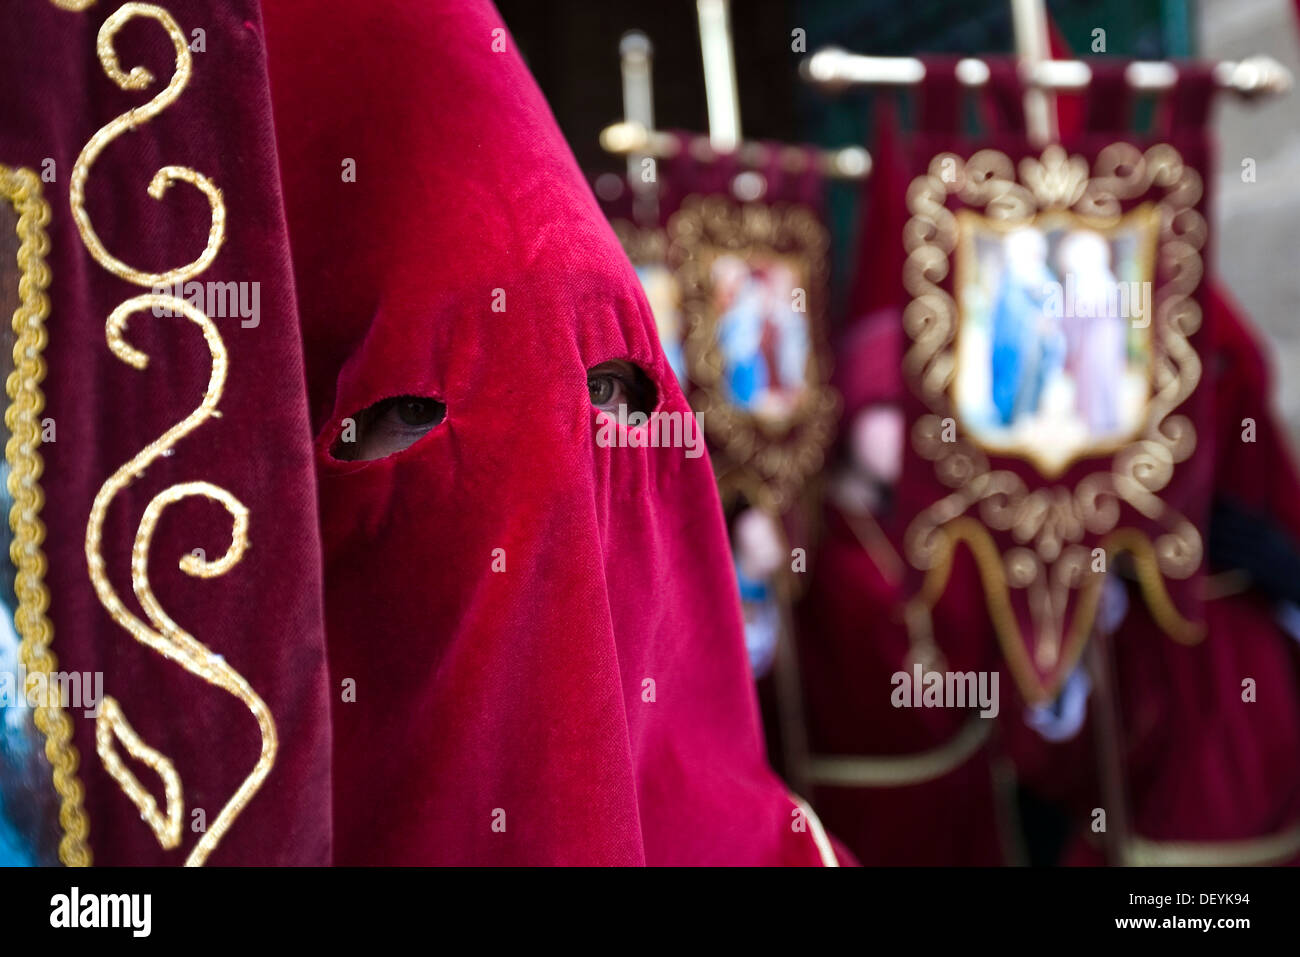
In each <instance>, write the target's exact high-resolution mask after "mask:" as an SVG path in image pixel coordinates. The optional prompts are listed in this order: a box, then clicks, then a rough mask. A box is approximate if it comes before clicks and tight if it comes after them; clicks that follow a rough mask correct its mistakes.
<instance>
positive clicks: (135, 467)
mask: <svg viewBox="0 0 1300 957" xmlns="http://www.w3.org/2000/svg"><path fill="white" fill-rule="evenodd" d="M155 308H156V309H158V310H159V311H166V312H170V313H178V314H181V315H183V316H185V317H186V318H187V319H189V320H190V321H191V322H193V323H195V324H196V325H197V326H198V327H199V328H200V329H202V330H203V336H204V338H205V339H206V340H207V343H208V350H209V352H210V353H211V355H212V369H211V373H210V375H209V378H208V388H207V392H206V393H205V394H204V396H203V401H202V402H201V403H200V404H199V406H198V408H196V409H195V410H194V411H193V412H191V413H190V414H189V415H188V416H186V417H185V418H184V419H182V420H181V421H180V422H178V423H176V424H175V425H173V426H172V427H171V428H169V429H168V430H167V431H166V432H164V433H163V434H162V435H161V436H159V438H158V439H157V440H155V441H154V442H151V443H150V444H149V445H147V446H145V448H144V449H142V450H141V451H140V452H139V453H138V454H137V455H136V456H135V457H134V458H132V459H131V460H130V461H129V462H127V463H126V464H125V465H123V466H122V467H121V468H119V469H118V470H117V471H116V472H114V473H113V475H112V477H111V478H109V480H108V481H107V482H105V483H104V485H103V487H102V488H101V489H100V490H99V494H97V495H96V496H95V502H94V504H93V505H92V506H91V510H90V522H89V523H88V524H87V526H86V561H87V563H88V565H89V567H90V577H91V580H92V581H93V582H94V585H95V592H96V594H97V595H98V596H99V601H100V603H101V604H102V605H103V606H104V607H105V608H106V609H108V613H109V614H110V615H112V616H113V620H114V621H116V622H117V623H118V624H119V625H121V626H122V627H123V628H125V629H126V630H127V631H128V632H130V633H131V635H132V637H134V638H135V639H136V640H137V641H139V642H140V643H141V644H144V645H146V646H147V647H149V648H152V649H153V650H154V651H157V652H158V653H159V654H161V655H162V656H163V657H165V658H167V659H168V660H171V661H175V662H176V663H177V664H179V665H180V666H181V667H182V668H184V669H185V670H186V671H188V672H190V673H191V674H193V675H196V676H197V677H199V678H202V679H203V680H204V681H206V682H208V683H209V684H212V685H216V686H217V687H218V688H221V689H222V690H224V691H227V692H229V693H230V694H231V695H234V696H235V697H236V698H238V699H239V700H240V701H242V702H243V703H244V705H245V706H246V707H247V708H248V709H249V711H251V712H252V713H253V716H254V717H255V718H256V719H257V724H258V727H259V729H260V730H261V733H262V752H261V755H260V757H259V758H258V761H257V765H256V766H255V767H254V769H253V771H252V773H251V774H249V775H248V777H247V778H245V779H244V782H243V784H242V785H240V787H239V790H238V791H236V792H235V794H234V796H233V797H231V798H230V800H229V801H228V802H227V803H226V805H225V807H223V808H222V809H221V813H220V814H219V815H218V816H217V819H216V820H215V821H214V822H213V824H212V826H211V827H210V828H209V829H208V830H207V832H206V833H205V834H204V835H203V838H202V839H201V840H200V841H199V842H198V844H197V845H195V847H194V850H193V851H191V852H190V856H189V857H188V858H187V860H186V864H202V863H203V862H204V860H206V859H207V856H208V855H209V854H210V853H211V852H212V849H213V848H214V847H216V845H217V842H218V841H220V840H221V837H222V836H223V835H224V834H225V832H226V831H227V830H228V829H229V827H230V825H231V823H233V821H234V819H235V818H236V817H237V816H238V815H239V812H240V811H242V810H243V808H244V805H246V804H247V803H248V801H249V799H251V798H252V796H253V795H254V794H255V793H256V792H257V789H258V788H259V787H261V784H262V782H263V781H264V780H265V779H266V776H267V774H269V773H270V771H271V765H272V764H274V762H275V752H276V747H277V740H276V731H275V722H274V720H273V719H272V717H271V712H270V709H269V708H267V706H266V703H265V702H264V701H262V699H261V698H260V697H259V696H258V695H257V693H256V692H255V691H254V690H253V689H252V687H251V686H250V685H249V684H248V682H247V681H246V680H244V678H243V676H241V675H240V674H239V672H237V671H236V670H235V669H234V668H232V667H231V666H230V665H229V664H227V663H226V661H225V660H224V659H223V658H222V657H221V656H220V655H216V654H213V652H212V651H211V650H210V649H208V648H207V646H205V645H204V644H203V643H202V642H200V641H198V640H197V639H196V638H194V637H193V636H192V635H190V634H189V633H188V632H186V631H185V630H184V629H183V628H181V627H180V626H179V625H177V624H176V622H175V621H173V620H172V618H171V617H170V616H169V615H168V614H167V613H166V611H164V610H163V608H162V605H161V604H160V603H159V602H158V599H157V597H156V596H155V595H154V593H153V589H152V588H151V587H150V584H149V543H150V541H151V540H152V538H153V533H154V529H155V528H156V527H157V524H158V518H159V516H160V515H161V514H162V511H163V509H164V508H166V507H167V506H168V505H171V504H172V503H174V502H178V501H180V500H181V499H183V498H188V497H190V496H196V495H197V496H202V497H204V498H208V499H211V500H213V501H215V502H218V503H220V504H221V505H222V506H223V507H224V508H225V509H226V511H227V512H229V513H230V515H231V517H232V519H233V520H234V527H233V529H232V531H231V542H230V547H229V548H228V549H227V550H226V553H225V554H224V555H222V556H221V557H220V558H218V559H217V560H215V561H207V560H205V559H202V558H199V557H197V556H195V555H186V556H185V557H184V558H182V559H181V561H180V567H181V569H182V571H184V572H185V573H186V574H189V575H194V576H197V577H202V578H211V577H215V576H217V575H223V574H225V573H226V572H227V571H228V570H230V568H232V567H233V566H234V565H235V564H236V563H238V561H239V560H240V558H241V557H243V554H244V550H245V549H246V548H247V547H248V509H247V508H246V507H245V506H244V505H243V503H241V502H240V501H239V500H238V499H237V498H235V497H234V496H233V495H231V494H230V493H229V492H227V491H226V490H225V489H223V488H220V487H219V486H216V485H212V484H211V483H209V482H184V483H181V484H178V485H173V486H171V487H170V488H167V489H164V490H163V491H161V492H159V493H158V494H157V495H155V496H154V497H153V499H152V500H151V501H150V502H149V505H148V507H146V508H145V511H144V517H143V518H142V519H141V520H140V527H139V529H138V530H137V531H136V535H135V546H134V548H133V549H132V552H131V585H132V588H133V590H134V591H135V596H136V598H138V599H139V601H140V607H141V608H143V609H144V612H145V615H146V616H148V618H149V621H150V623H151V624H152V625H153V627H152V628H151V627H149V625H146V624H145V623H144V622H143V621H141V620H140V619H139V618H137V617H136V616H135V615H133V614H131V612H130V611H129V610H128V609H127V607H126V606H125V605H124V604H123V603H122V600H121V599H120V598H119V597H118V595H117V592H116V591H115V590H114V588H113V586H112V584H111V583H110V582H109V580H108V576H107V575H106V574H105V571H104V564H105V563H104V557H103V555H102V554H101V552H100V544H101V542H102V540H103V529H104V516H105V515H106V514H107V512H108V506H109V503H110V502H111V501H112V500H113V497H114V496H116V495H117V493H118V492H120V491H121V490H122V489H124V488H126V487H127V486H128V485H130V484H131V482H132V481H133V480H134V479H136V478H137V477H139V476H140V475H141V474H143V472H144V470H145V469H146V468H148V467H149V465H150V464H151V463H153V462H154V461H156V460H157V459H158V458H160V457H162V456H164V455H166V454H167V453H168V452H169V451H170V450H171V449H172V447H173V446H175V444H176V443H177V442H179V441H180V440H181V439H182V438H183V437H184V436H186V435H188V434H189V433H190V432H192V431H194V430H195V429H197V428H198V427H199V426H200V425H202V424H203V423H204V422H205V421H206V420H207V419H209V418H211V417H212V416H214V415H217V414H218V413H217V403H218V402H219V401H220V399H221V392H222V389H223V388H224V386H225V381H226V370H227V367H228V357H227V353H226V347H225V343H223V342H222V341H221V334H220V333H219V332H218V331H217V327H216V325H215V324H214V323H213V322H212V320H211V319H209V318H208V317H207V316H206V315H204V314H203V313H202V312H200V311H199V310H198V309H196V308H194V307H193V306H192V305H190V304H189V303H187V302H185V301H184V300H181V299H177V298H175V297H173V296H159V295H152V294H150V295H143V296H135V297H134V298H131V299H128V300H127V301H126V302H124V303H122V304H121V305H120V306H118V307H117V308H116V309H114V310H113V313H112V314H111V315H110V316H109V317H108V329H107V333H108V345H109V348H110V349H111V350H112V351H113V354H114V355H116V356H117V357H118V358H119V359H121V360H122V361H123V362H126V363H127V364H128V365H130V366H132V367H133V368H136V369H144V368H145V367H146V365H147V364H148V361H149V359H148V356H146V355H145V354H144V353H142V352H140V351H139V350H138V349H136V348H135V347H133V346H132V345H130V344H129V343H128V342H127V341H126V340H125V338H123V332H124V331H125V327H126V321H127V319H128V317H129V316H131V315H132V314H133V313H136V312H142V311H144V310H149V309H155ZM104 703H105V705H106V706H107V707H105V708H104V709H103V710H102V711H101V714H100V718H99V720H100V722H101V728H100V732H99V735H98V736H97V750H98V751H99V754H100V757H101V758H102V759H103V761H104V765H105V767H106V768H107V769H108V771H109V773H110V774H112V775H113V777H114V778H115V779H116V780H117V781H118V783H119V784H120V785H121V786H122V789H123V790H124V791H126V793H127V795H128V796H129V797H130V798H131V800H132V801H133V802H134V803H135V804H136V806H137V807H139V808H140V811H141V813H142V814H144V815H145V819H146V821H147V822H148V823H149V825H150V827H151V828H152V829H153V830H154V833H155V835H156V836H157V837H158V842H159V843H160V844H161V845H162V846H163V847H166V848H173V847H176V846H177V845H178V844H179V843H180V831H179V827H178V824H179V817H180V807H179V806H178V805H179V802H180V801H181V800H182V798H181V791H180V787H179V779H178V778H177V777H176V775H175V771H174V770H172V771H171V772H170V773H169V772H168V770H166V769H167V768H170V762H167V763H166V764H163V762H165V761H166V759H165V758H162V756H161V755H157V753H156V752H154V755H155V756H156V757H155V758H154V760H152V761H150V760H148V759H147V755H146V754H145V752H144V748H142V747H141V745H142V742H140V741H139V739H138V738H136V737H135V735H134V732H133V731H131V729H130V725H128V724H126V721H125V718H124V717H123V716H122V714H121V706H120V705H119V704H118V703H117V702H116V701H115V700H114V699H112V698H109V697H105V699H104ZM104 727H107V728H109V729H110V730H112V731H113V733H114V735H115V736H116V737H118V738H119V739H121V740H122V741H123V743H124V744H126V745H127V749H128V751H130V752H132V753H133V754H135V755H136V756H137V757H141V759H142V760H145V762H146V763H148V764H151V765H152V766H153V767H154V768H155V770H157V771H158V772H159V773H160V775H161V776H162V777H163V780H164V782H166V783H169V784H170V783H171V782H175V785H174V787H173V786H169V787H167V792H168V793H167V803H168V809H167V817H166V819H165V822H164V819H162V818H160V817H159V816H158V815H157V808H156V804H154V801H153V797H152V796H151V795H149V794H148V793H147V792H146V791H145V790H144V789H143V788H142V787H141V786H140V783H139V782H138V781H137V780H136V779H135V777H134V775H132V774H131V772H130V771H129V770H127V768H126V767H125V766H124V765H123V764H122V762H121V761H120V760H119V759H117V758H116V756H115V755H112V752H111V750H110V749H111V743H112V741H111V738H109V737H108V736H107V732H105V731H104V730H103V728H104ZM132 738H134V739H135V740H134V741H132ZM133 744H134V745H135V746H134V747H133V746H132V745H133ZM160 758H161V760H158V759H160ZM151 812H152V813H151ZM172 822H176V823H172Z"/></svg>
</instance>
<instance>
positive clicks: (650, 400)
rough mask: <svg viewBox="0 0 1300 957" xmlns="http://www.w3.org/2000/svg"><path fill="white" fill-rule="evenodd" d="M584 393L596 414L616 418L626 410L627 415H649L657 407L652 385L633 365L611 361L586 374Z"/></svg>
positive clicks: (621, 361)
mask: <svg viewBox="0 0 1300 957" xmlns="http://www.w3.org/2000/svg"><path fill="white" fill-rule="evenodd" d="M587 393H588V395H590V396H591V404H592V406H593V407H595V408H596V409H597V410H598V411H601V412H610V413H613V414H615V415H617V414H618V408H619V406H626V407H627V412H628V415H631V414H632V413H633V412H643V413H645V414H646V415H649V414H650V413H651V412H652V411H653V410H654V407H655V405H656V404H657V403H658V396H657V394H656V392H655V387H654V383H653V382H651V381H650V377H649V376H648V375H646V374H645V372H644V371H642V369H641V368H640V367H639V366H637V365H636V364H635V363H632V362H628V361H627V360H625V359H614V360H612V361H610V362H602V363H601V364H600V365H598V366H592V367H591V368H590V369H588V370H587Z"/></svg>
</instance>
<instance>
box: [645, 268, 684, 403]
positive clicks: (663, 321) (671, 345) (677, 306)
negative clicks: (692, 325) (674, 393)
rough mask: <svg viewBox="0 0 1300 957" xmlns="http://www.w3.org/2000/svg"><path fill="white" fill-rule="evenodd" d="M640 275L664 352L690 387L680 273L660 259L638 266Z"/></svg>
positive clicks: (681, 383) (681, 382)
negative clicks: (675, 272) (678, 274)
mask: <svg viewBox="0 0 1300 957" xmlns="http://www.w3.org/2000/svg"><path fill="white" fill-rule="evenodd" d="M636 276H637V278H638V279H639V280H641V288H642V289H643V290H644V291H645V297H646V300H647V301H648V302H649V303H650V311H651V312H652V313H653V314H654V317H655V328H656V329H657V330H658V332H659V343H660V345H662V346H663V350H664V355H665V356H666V357H667V359H668V364H669V365H670V366H671V367H672V370H673V374H674V375H676V376H677V382H678V383H679V384H680V385H681V387H682V388H683V389H685V388H686V381H687V380H686V351H685V348H684V345H683V343H684V340H685V338H686V324H685V320H684V319H683V317H682V290H681V286H680V285H678V282H677V277H676V276H674V275H673V273H672V270H670V269H669V268H668V267H667V266H666V265H663V264H662V263H657V264H654V265H644V266H637V267H636Z"/></svg>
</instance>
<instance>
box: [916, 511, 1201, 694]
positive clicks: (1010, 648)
mask: <svg viewBox="0 0 1300 957" xmlns="http://www.w3.org/2000/svg"><path fill="white" fill-rule="evenodd" d="M938 532H939V534H938V536H936V555H935V561H934V563H933V564H932V565H931V566H930V567H929V569H928V570H927V571H926V574H925V579H924V580H923V582H922V584H921V591H920V593H919V594H918V595H917V597H916V598H914V599H913V600H912V602H911V603H910V604H909V608H908V616H907V617H908V620H909V621H911V620H913V616H914V615H915V614H917V612H918V611H919V612H920V613H921V614H922V616H924V617H927V618H928V616H929V615H930V614H931V613H932V612H933V611H934V607H935V605H936V604H938V602H939V599H940V598H941V597H942V596H943V593H944V590H945V589H946V588H947V587H948V579H949V577H950V576H951V575H952V565H953V560H954V558H955V557H956V554H957V546H958V545H960V544H963V543H964V544H965V545H966V546H967V547H968V548H969V549H970V551H971V555H972V556H974V558H975V564H976V565H977V567H978V568H979V572H980V581H981V583H982V584H983V586H984V594H985V596H986V598H987V602H988V608H989V615H990V617H991V618H992V620H993V625H994V628H995V629H996V631H997V635H998V643H999V644H1000V645H1001V646H1002V653H1003V655H1004V657H1005V658H1006V661H1007V665H1008V667H1009V668H1010V669H1011V674H1012V677H1013V678H1014V679H1015V681H1016V686H1017V687H1018V688H1019V689H1020V693H1021V695H1022V696H1023V697H1024V698H1025V700H1026V701H1027V702H1028V703H1029V704H1042V703H1044V702H1047V701H1051V700H1053V699H1055V697H1056V695H1057V694H1058V693H1059V691H1060V687H1061V684H1062V683H1063V682H1064V681H1065V678H1066V677H1067V676H1068V675H1069V673H1070V672H1071V671H1072V670H1073V668H1074V666H1075V664H1076V663H1077V662H1078V660H1079V656H1080V655H1081V654H1083V649H1084V646H1085V645H1086V644H1087V643H1088V636H1089V634H1090V633H1091V631H1092V624H1093V621H1094V619H1095V617H1096V614H1097V605H1098V604H1099V602H1100V600H1101V585H1102V582H1103V580H1104V576H1103V575H1100V574H1096V573H1091V574H1088V575H1086V577H1085V580H1084V581H1083V583H1082V585H1081V587H1080V589H1079V607H1078V609H1077V610H1076V612H1075V615H1074V619H1073V621H1072V623H1071V624H1072V627H1071V629H1070V634H1069V636H1068V637H1067V638H1066V641H1065V648H1064V649H1063V651H1062V655H1061V665H1060V667H1057V668H1054V669H1053V678H1052V680H1050V681H1049V682H1047V683H1044V682H1043V681H1042V680H1041V679H1040V678H1039V676H1038V671H1037V670H1036V669H1035V667H1034V662H1033V661H1032V659H1031V658H1030V655H1029V651H1028V649H1026V648H1025V645H1024V642H1023V640H1022V639H1021V634H1020V626H1019V623H1018V622H1017V620H1016V613H1015V610H1014V609H1013V608H1012V604H1011V593H1010V587H1009V585H1008V582H1007V576H1006V570H1005V567H1004V565H1003V562H1002V557H1001V554H1000V553H999V551H998V547H997V544H996V543H995V542H994V541H993V536H992V535H991V534H990V533H989V531H988V529H986V528H985V527H984V525H983V524H981V523H980V522H979V521H978V520H977V519H974V518H971V517H969V516H961V517H958V518H955V519H953V520H951V521H949V522H947V523H946V524H944V525H943V526H941V527H940V528H939V529H938ZM1098 547H1099V548H1103V549H1105V551H1106V562H1107V567H1109V566H1110V563H1111V562H1112V561H1114V558H1115V556H1116V555H1118V554H1119V553H1120V552H1127V553H1129V554H1130V555H1131V556H1132V557H1133V562H1134V565H1135V566H1136V568H1137V578H1138V584H1139V585H1140V587H1141V589H1142V596H1143V598H1145V599H1146V603H1147V606H1148V607H1149V608H1150V609H1151V614H1152V616H1153V617H1154V618H1155V620H1156V623H1157V624H1158V625H1159V626H1160V627H1161V628H1162V629H1163V630H1164V631H1165V632H1166V633H1167V634H1168V635H1170V636H1171V637H1172V638H1174V640H1176V641H1178V642H1181V643H1183V644H1189V645H1190V644H1195V643H1197V642H1198V641H1200V640H1201V639H1202V638H1203V637H1204V635H1205V627H1204V625H1202V624H1199V623H1197V622H1193V621H1190V620H1188V619H1187V618H1184V617H1183V616H1182V615H1181V614H1180V613H1179V611H1178V609H1177V608H1176V607H1174V603H1173V601H1172V600H1171V599H1170V597H1169V592H1168V591H1167V590H1166V588H1165V582H1164V576H1163V575H1161V573H1160V566H1159V561H1158V559H1157V557H1156V551H1155V548H1154V547H1153V546H1152V544H1151V541H1150V539H1148V538H1147V537H1146V536H1145V535H1144V534H1142V533H1141V532H1140V531H1138V530H1137V529H1134V528H1117V529H1115V530H1114V531H1113V532H1111V533H1110V534H1109V535H1107V536H1106V537H1104V538H1103V539H1101V541H1100V542H1099V543H1098Z"/></svg>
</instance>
